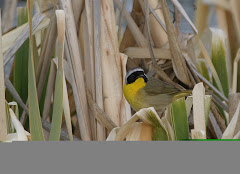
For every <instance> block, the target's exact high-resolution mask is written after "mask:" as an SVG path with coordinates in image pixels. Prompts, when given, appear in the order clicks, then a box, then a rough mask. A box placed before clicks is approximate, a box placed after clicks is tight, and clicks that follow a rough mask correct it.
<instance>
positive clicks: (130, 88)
mask: <svg viewBox="0 0 240 174" xmlns="http://www.w3.org/2000/svg"><path fill="white" fill-rule="evenodd" d="M145 86H146V83H145V81H144V79H143V78H142V77H140V78H138V79H137V80H136V81H135V82H133V83H131V84H125V85H124V86H123V93H124V96H125V98H126V100H127V101H128V103H129V104H130V105H131V104H132V103H134V100H135V98H136V94H137V93H138V91H139V90H140V89H142V88H143V87H145Z"/></svg>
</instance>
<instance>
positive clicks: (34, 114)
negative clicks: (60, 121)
mask: <svg viewBox="0 0 240 174" xmlns="http://www.w3.org/2000/svg"><path fill="white" fill-rule="evenodd" d="M27 5H28V22H29V29H30V30H29V38H30V50H31V51H30V52H31V54H30V57H29V59H28V101H29V121H30V122H29V124H30V133H31V136H32V140H33V141H43V140H44V135H43V129H42V124H41V117H40V112H39V105H38V98H37V90H36V79H35V70H34V63H33V48H32V45H33V44H32V10H33V0H28V1H27Z"/></svg>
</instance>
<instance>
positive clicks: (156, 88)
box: [143, 77, 180, 95]
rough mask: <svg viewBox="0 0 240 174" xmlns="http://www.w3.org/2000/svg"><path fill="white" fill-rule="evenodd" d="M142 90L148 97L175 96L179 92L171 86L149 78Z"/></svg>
mask: <svg viewBox="0 0 240 174" xmlns="http://www.w3.org/2000/svg"><path fill="white" fill-rule="evenodd" d="M143 90H144V91H145V92H146V93H147V94H148V95H159V94H175V93H178V92H180V90H179V89H177V88H176V87H174V86H173V85H171V84H169V83H166V82H163V81H161V80H158V79H156V78H153V77H150V78H149V79H148V82H147V83H146V86H145V87H144V88H143Z"/></svg>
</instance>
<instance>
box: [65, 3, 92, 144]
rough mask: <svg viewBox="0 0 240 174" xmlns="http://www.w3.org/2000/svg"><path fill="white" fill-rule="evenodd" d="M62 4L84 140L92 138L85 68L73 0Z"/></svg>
mask: <svg viewBox="0 0 240 174" xmlns="http://www.w3.org/2000/svg"><path fill="white" fill-rule="evenodd" d="M60 4H61V6H62V8H63V9H64V11H65V13H66V45H65V46H67V47H68V48H67V49H68V50H69V56H70V61H69V60H68V61H69V64H71V65H72V68H73V79H74V81H75V82H76V87H77V95H78V97H79V100H80V101H79V102H80V107H81V115H82V117H81V118H82V120H80V118H79V120H78V121H79V123H80V122H81V121H82V123H83V124H82V125H84V127H82V128H81V127H80V129H81V137H82V139H83V140H91V129H90V124H89V123H90V122H89V115H88V107H87V98H86V90H85V82H84V77H83V69H82V63H81V57H80V50H79V46H78V40H77V31H76V25H75V21H74V16H73V11H72V4H71V1H67V0H60Z"/></svg>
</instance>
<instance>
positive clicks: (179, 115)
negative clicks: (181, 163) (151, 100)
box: [171, 98, 189, 140]
mask: <svg viewBox="0 0 240 174" xmlns="http://www.w3.org/2000/svg"><path fill="white" fill-rule="evenodd" d="M171 118H172V125H173V129H174V133H175V139H176V140H187V139H189V133H188V132H189V130H188V115H187V109H186V104H185V99H184V98H180V99H178V100H176V101H174V102H173V103H172V106H171Z"/></svg>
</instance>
